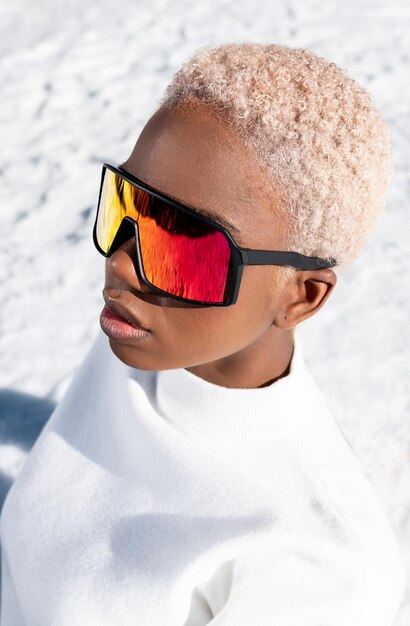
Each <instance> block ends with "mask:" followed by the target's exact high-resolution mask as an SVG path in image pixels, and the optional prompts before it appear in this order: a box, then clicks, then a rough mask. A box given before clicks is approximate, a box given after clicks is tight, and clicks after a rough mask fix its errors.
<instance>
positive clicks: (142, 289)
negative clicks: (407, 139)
mask: <svg viewBox="0 0 410 626" xmlns="http://www.w3.org/2000/svg"><path fill="white" fill-rule="evenodd" d="M390 177H391V145H390V136H389V131H388V128H387V126H386V125H385V123H384V121H383V119H382V117H381V116H380V114H379V112H378V111H377V110H376V109H375V107H374V106H373V103H372V101H371V98H370V96H369V94H368V93H367V92H366V91H365V90H364V89H363V88H361V87H360V86H359V85H358V84H357V83H356V82H355V81H353V80H352V79H350V78H349V77H348V76H347V75H346V74H345V72H344V70H342V69H341V68H339V67H338V66H336V65H335V64H334V63H329V62H327V61H326V60H324V59H322V58H320V57H318V56H316V55H314V54H313V53H312V52H310V51H308V50H304V49H293V48H290V47H286V46H280V45H274V44H271V45H267V44H259V43H244V44H225V45H221V46H216V47H214V48H212V47H205V48H202V49H199V50H198V51H197V52H196V54H194V55H193V57H192V59H191V60H190V61H189V62H187V63H185V64H183V66H182V67H181V68H180V70H179V71H178V72H177V73H176V74H175V76H174V77H173V80H172V82H171V83H170V85H169V86H168V87H167V90H166V93H165V95H164V98H163V100H162V102H161V106H160V107H159V109H158V110H157V111H156V112H155V113H154V115H153V116H152V117H151V118H150V119H149V120H148V122H147V124H146V126H145V127H144V129H143V131H142V133H141V135H140V136H139V137H138V140H137V142H136V145H135V147H134V150H133V151H132V154H131V155H130V157H129V158H128V160H127V161H125V163H123V164H122V165H121V166H120V167H116V166H113V165H111V164H104V166H103V170H102V177H101V184H100V193H99V198H98V207H97V212H96V220H95V225H94V231H93V237H94V243H95V245H96V248H97V250H98V251H99V252H100V253H101V254H102V255H104V256H105V257H106V260H105V285H104V289H103V296H104V300H105V307H104V309H103V311H102V312H101V316H100V325H101V332H98V333H97V336H96V339H95V341H94V343H93V345H92V346H91V349H90V350H89V352H88V354H87V356H86V358H85V359H84V362H83V363H82V365H81V367H80V368H79V369H78V371H77V372H76V373H75V376H74V378H73V380H72V382H71V384H70V386H69V388H68V389H67V391H66V393H65V395H64V397H63V398H62V399H61V401H60V402H59V404H58V406H57V407H56V409H55V411H54V412H53V414H52V416H51V417H50V419H49V420H48V422H47V424H46V426H45V428H44V429H43V431H42V433H41V434H40V436H39V438H38V439H37V441H36V443H35V445H34V446H33V448H32V450H31V452H30V454H29V456H28V457H27V460H26V462H25V465H24V466H23V468H22V470H21V471H20V474H19V475H18V477H17V479H16V481H15V483H14V484H13V486H12V488H11V489H10V491H9V492H8V495H7V498H6V501H5V504H4V507H3V511H2V516H1V540H2V546H3V553H2V572H3V583H2V584H3V586H2V596H3V600H2V609H1V621H0V624H1V626H19V625H20V624H21V625H22V624H25V625H26V626H28V625H33V626H34V625H37V624H41V625H42V626H46V625H47V626H50V625H51V624H53V625H57V624H58V625H59V626H65V625H70V626H73V625H74V624H87V625H115V626H126V625H131V624H138V625H139V626H145V625H147V626H148V625H149V626H153V625H158V626H163V625H165V624H166V625H167V626H174V625H175V626H182V625H184V626H194V625H195V626H199V625H204V624H213V625H215V626H234V625H235V626H240V625H242V624H244V625H245V624H246V625H247V626H249V624H257V625H258V626H264V625H266V626H268V625H271V624H275V626H297V625H300V626H302V625H303V626H318V625H319V624H323V625H326V626H342V625H343V626H346V624H349V626H356V625H358V626H359V625H360V626H364V625H367V624H368V625H369V626H370V625H371V626H387V625H390V624H392V622H393V619H394V616H395V614H396V612H397V609H398V607H399V605H400V602H401V599H402V596H403V592H404V583H405V574H404V569H403V564H402V562H401V558H400V554H399V550H398V546H397V543H396V540H395V537H394V535H393V532H392V530H391V528H390V526H389V524H388V522H387V519H386V517H385V515H384V512H383V510H382V508H381V506H380V504H379V502H378V500H377V498H376V496H375V494H374V492H373V490H372V488H371V485H370V484H369V482H368V480H367V478H366V477H365V474H364V472H363V470H362V468H361V467H360V464H359V463H358V461H357V459H356V457H355V456H354V453H353V451H352V449H351V447H350V446H349V443H348V442H347V441H346V439H345V438H344V436H343V434H342V433H341V431H340V430H339V428H338V426H337V424H336V421H335V420H334V417H333V416H332V414H331V411H330V409H329V407H328V405H327V403H326V400H325V398H324V396H323V394H322V392H321V390H320V389H319V387H318V385H317V384H316V382H315V380H314V379H313V377H312V376H311V374H310V372H309V370H308V369H307V367H306V364H305V361H304V359H303V353H302V346H301V344H300V340H299V338H298V335H297V333H295V330H296V328H297V326H298V325H299V324H300V323H301V322H303V321H304V320H305V319H307V318H309V317H311V316H312V315H314V314H316V313H317V312H318V311H319V309H320V308H321V307H322V306H323V305H324V304H325V302H326V300H327V299H328V298H329V296H330V294H331V293H332V291H333V289H334V287H335V285H336V279H337V276H338V275H339V274H340V273H341V272H342V271H343V270H344V269H345V268H346V267H347V266H348V265H349V264H350V263H351V262H352V261H353V260H354V259H355V258H356V257H357V255H358V254H359V253H360V251H361V250H362V248H363V246H364V244H365V242H366V240H367V238H368V237H369V235H370V233H371V231H372V229H373V228H374V226H375V224H376V223H377V220H378V219H379V217H380V215H381V214H382V211H383V208H384V205H385V200H386V194H387V190H388V186H389V183H390ZM261 251H264V252H261ZM329 340H331V339H329ZM341 384H343V382H342V381H341Z"/></svg>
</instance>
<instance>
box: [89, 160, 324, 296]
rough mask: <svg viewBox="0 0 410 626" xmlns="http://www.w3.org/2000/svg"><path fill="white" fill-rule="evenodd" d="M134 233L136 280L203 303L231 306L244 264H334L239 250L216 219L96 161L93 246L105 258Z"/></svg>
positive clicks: (286, 254)
mask: <svg viewBox="0 0 410 626" xmlns="http://www.w3.org/2000/svg"><path fill="white" fill-rule="evenodd" d="M134 235H135V242H136V249H137V262H138V269H139V272H140V276H141V279H142V281H143V283H145V284H146V285H147V286H149V287H150V288H151V289H152V290H153V291H154V292H155V293H158V294H159V295H162V296H168V297H172V298H174V299H176V300H181V301H183V302H191V303H195V304H202V305H204V306H229V305H231V304H235V302H236V300H237V297H238V292H239V287H240V284H241V278H242V271H243V267H244V265H291V266H293V267H296V268H299V269H306V270H314V269H320V268H325V267H333V266H334V265H336V260H335V259H330V260H329V261H327V260H324V259H320V258H317V257H309V256H305V255H303V254H299V253H298V252H286V251H270V250H250V249H249V248H241V247H240V246H238V245H237V244H236V243H235V241H234V239H233V237H232V236H231V234H230V233H229V232H228V230H226V228H224V227H223V226H221V225H220V224H218V223H217V222H216V221H214V220H211V219H209V218H208V217H205V216H204V215H201V214H200V213H198V212H197V211H195V210H194V209H192V208H190V207H187V206H185V205H183V204H181V203H180V202H177V201H175V200H173V199H172V198H169V197H167V196H166V195H165V194H163V193H161V192H159V191H157V190H156V189H154V188H153V187H150V186H149V185H147V184H146V183H144V182H143V181H141V180H139V179H138V178H136V177H135V176H133V175H131V174H129V173H128V172H126V171H125V170H123V169H122V168H121V167H115V166H113V165H109V164H108V163H104V164H103V167H102V174H101V185H100V192H99V197H98V206H97V215H96V218H95V223H94V229H93V239H94V244H95V246H96V248H97V250H98V251H99V252H100V253H101V254H102V255H103V256H105V257H110V256H111V255H112V254H113V253H114V252H115V250H117V248H118V247H119V246H120V245H122V244H123V243H124V242H125V241H127V240H128V239H130V238H131V237H133V236H134Z"/></svg>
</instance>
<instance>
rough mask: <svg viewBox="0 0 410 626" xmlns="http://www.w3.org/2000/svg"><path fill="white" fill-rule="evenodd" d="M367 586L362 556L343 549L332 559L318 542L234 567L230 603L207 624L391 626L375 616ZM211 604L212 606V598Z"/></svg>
mask: <svg viewBox="0 0 410 626" xmlns="http://www.w3.org/2000/svg"><path fill="white" fill-rule="evenodd" d="M307 544H308V546H309V542H307ZM331 552H332V551H331ZM364 586H365V570H364V568H363V565H361V556H360V555H358V554H356V555H351V554H350V555H349V554H346V553H345V552H344V550H343V548H342V547H340V548H339V549H335V550H334V551H333V554H332V553H324V552H322V551H321V550H320V547H319V546H318V545H315V543H314V542H312V544H311V545H310V547H305V548H304V549H300V548H299V547H296V549H295V550H289V549H284V550H283V551H281V550H280V549H279V550H278V551H277V552H276V553H275V554H274V553H270V557H268V558H262V559H259V560H258V561H257V562H251V561H250V560H248V561H247V562H246V563H245V562H243V561H240V560H239V561H237V562H236V563H235V565H234V569H233V577H232V586H231V589H230V593H229V596H228V598H227V601H226V603H225V605H224V606H223V607H222V608H221V610H220V611H219V612H217V613H215V612H214V617H213V619H212V620H210V621H209V622H208V624H210V625H212V626H241V625H243V626H245V624H246V625H247V626H248V625H249V624H255V625H257V626H273V625H274V626H346V625H347V624H348V625H349V626H363V625H364V624H370V623H371V624H372V626H391V622H390V621H386V615H379V616H378V615H377V611H374V613H375V614H374V615H373V607H372V606H371V605H370V602H369V597H368V595H367V594H366V593H363V592H364ZM208 601H209V602H210V605H211V606H212V598H208ZM375 603H376V604H377V600H376V601H375ZM370 615H371V619H370V621H369V616H370Z"/></svg>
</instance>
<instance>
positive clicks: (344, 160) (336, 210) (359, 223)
mask: <svg viewBox="0 0 410 626" xmlns="http://www.w3.org/2000/svg"><path fill="white" fill-rule="evenodd" d="M198 103H202V104H206V105H207V106H208V107H209V108H210V109H211V110H212V111H213V112H214V113H216V114H217V115H218V116H219V117H220V118H221V119H222V120H224V121H225V122H226V124H227V125H228V126H229V127H230V128H231V129H233V130H234V131H235V133H236V135H237V136H238V137H239V138H240V140H241V141H242V143H243V144H244V145H245V146H247V147H248V148H249V150H250V151H251V153H252V155H253V157H254V159H256V160H257V161H258V163H259V165H260V166H261V168H262V172H263V173H264V174H265V175H266V189H267V191H268V193H272V197H274V198H275V200H276V199H277V198H279V201H280V207H281V209H283V211H284V213H285V214H286V216H287V220H288V225H289V228H288V235H289V236H288V242H287V245H288V248H287V249H288V250H294V251H297V252H301V253H302V254H306V255H309V256H318V257H322V258H325V259H329V258H332V257H333V258H335V259H336V260H337V266H336V267H335V268H334V271H335V272H336V273H340V272H341V271H343V270H344V269H345V268H346V267H347V266H348V265H350V263H351V262H352V261H353V260H354V259H355V258H356V257H357V256H358V254H359V253H360V251H361V250H362V248H363V247H364V245H365V243H366V241H367V239H368V238H369V235H370V234H371V232H372V231H373V230H374V228H375V226H376V224H377V221H378V219H379V218H380V217H381V215H382V213H383V211H384V209H385V204H386V197H387V191H388V188H389V185H390V182H391V178H392V174H393V163H392V145H391V137H390V130H389V127H388V126H387V124H386V123H385V121H384V120H383V118H382V116H381V114H380V112H379V111H378V110H377V109H376V107H375V106H374V104H373V102H372V98H371V96H370V94H369V93H368V92H367V91H366V89H364V88H363V87H361V86H360V85H359V84H358V83H357V82H356V81H354V80H353V79H352V78H349V77H348V76H347V74H346V71H345V70H344V69H342V68H341V67H339V66H337V65H336V64H335V63H331V62H328V61H326V60H325V59H324V58H322V57H319V56H317V55H315V54H314V53H313V52H311V51H310V50H307V49H304V48H291V47H288V46H285V45H277V44H263V43H253V42H246V43H229V44H222V45H218V46H212V45H206V46H202V47H201V48H198V49H197V50H196V52H194V54H193V56H192V57H191V59H190V60H189V61H187V62H184V63H183V64H182V66H181V67H180V69H179V70H178V71H177V72H176V73H175V74H174V76H173V78H172V80H171V82H170V84H169V85H168V86H167V87H166V89H165V92H164V95H163V97H162V99H161V101H160V104H161V106H162V107H165V108H168V109H171V110H172V109H174V108H177V107H178V106H188V107H195V106H196V105H197V104H198ZM287 269H290V270H292V268H287Z"/></svg>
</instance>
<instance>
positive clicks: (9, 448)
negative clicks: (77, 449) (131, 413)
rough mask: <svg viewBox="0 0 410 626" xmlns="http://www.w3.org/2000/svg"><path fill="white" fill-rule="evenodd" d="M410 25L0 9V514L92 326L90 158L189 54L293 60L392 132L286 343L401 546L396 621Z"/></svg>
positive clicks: (119, 140)
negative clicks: (371, 197) (350, 237)
mask: <svg viewBox="0 0 410 626" xmlns="http://www.w3.org/2000/svg"><path fill="white" fill-rule="evenodd" d="M409 26H410V5H409V3H408V2H406V0H403V2H399V0H393V1H392V2H389V3H387V2H384V1H381V0H375V1H373V2H365V1H364V0H354V1H349V0H347V1H346V0H345V1H344V2H342V1H338V0H327V1H326V2H325V1H324V0H322V1H321V2H320V1H318V0H284V1H282V2H280V1H279V0H269V1H262V0H253V1H252V2H245V1H244V0H225V1H221V0H219V1H218V2H217V1H216V0H206V2H205V1H202V2H194V1H192V0H191V1H187V0H182V1H181V0H180V1H177V2H175V1H173V2H171V1H170V0H151V1H150V2H149V3H148V2H147V3H143V2H141V1H140V0H139V1H138V0H122V2H121V3H118V2H112V1H111V0H100V1H99V2H98V3H97V2H92V1H91V2H85V3H84V2H82V0H71V1H66V2H64V3H62V2H60V3H58V2H55V1H54V2H53V1H51V0H40V1H38V0H37V1H33V0H32V1H31V2H29V1H28V0H13V2H7V3H6V2H3V3H1V4H0V35H1V36H0V88H1V89H0V93H1V105H0V125H1V142H0V228H1V233H2V235H3V236H2V241H1V247H0V285H1V294H2V306H1V316H0V324H1V326H0V329H1V331H0V507H1V504H2V502H3V500H4V497H5V494H6V493H7V490H8V488H9V486H10V485H11V483H12V481H13V479H14V478H15V476H16V475H17V473H18V472H19V470H20V468H21V466H22V463H23V462H24V459H25V457H26V455H27V452H28V451H29V449H30V448H31V446H32V444H33V442H34V441H35V439H36V437H37V436H38V433H39V431H40V429H41V428H42V426H43V425H44V423H45V421H46V420H47V418H48V416H49V415H50V413H51V411H52V409H53V407H54V406H55V403H56V402H57V401H58V398H59V397H61V394H62V392H63V390H64V388H65V385H66V384H67V381H68V380H69V379H70V377H71V375H72V373H73V372H74V371H75V369H76V367H77V366H78V365H79V364H80V362H81V361H82V358H83V356H84V355H85V353H86V351H87V350H88V347H89V346H90V344H91V342H92V340H93V338H94V336H95V333H96V332H97V329H98V328H99V321H98V319H99V313H100V311H101V309H102V307H103V299H102V294H101V290H102V288H103V276H104V260H103V258H102V257H101V256H100V255H99V254H98V253H97V251H96V250H95V248H94V246H93V242H92V226H93V218H94V212H95V208H96V201H97V194H98V188H99V181H100V173H101V165H102V163H103V162H104V161H109V162H112V163H119V162H121V161H124V160H125V159H126V158H127V157H128V156H129V154H130V152H131V150H132V148H133V146H134V144H135V141H136V139H137V136H138V134H139V133H140V131H141V129H142V127H143V125H144V123H145V122H146V121H147V119H148V117H149V116H150V115H151V114H152V113H153V112H154V110H155V109H156V108H157V102H158V100H159V98H160V96H161V95H162V92H163V90H164V88H165V86H166V84H167V83H168V82H169V80H170V78H171V76H172V74H173V73H174V72H175V71H176V70H177V69H178V67H179V65H180V64H181V63H182V62H183V61H184V60H186V59H188V58H189V56H190V55H191V53H192V52H193V51H194V50H195V49H196V48H197V47H199V46H200V45H203V44H205V43H221V42H228V41H246V40H248V41H249V40H250V41H261V42H275V43H283V44H287V45H291V46H294V47H307V48H310V49H311V50H312V51H313V52H315V53H317V54H320V55H322V56H324V57H326V58H327V59H329V60H332V61H334V62H336V63H338V64H339V65H341V66H342V67H344V68H346V69H347V71H348V73H349V74H350V75H351V76H352V77H353V78H356V79H357V80H358V81H359V82H360V83H361V84H363V85H364V86H365V87H367V88H368V89H369V91H370V92H371V93H372V95H373V96H374V99H375V102H376V104H377V105H378V106H379V108H380V109H381V110H382V112H383V114H384V116H385V117H386V119H387V121H388V122H389V123H390V125H391V128H392V132H393V142H394V147H395V164H396V173H395V177H394V181H393V185H392V187H391V191H390V195H389V202H388V210H387V213H386V215H385V216H384V218H383V219H382V221H381V222H380V223H379V226H378V228H377V230H376V232H375V233H374V235H373V237H372V239H371V240H370V241H369V243H368V245H367V246H366V249H365V250H364V252H363V254H362V256H361V257H360V259H358V260H357V261H356V263H355V264H354V265H353V267H352V268H351V269H350V270H349V271H348V272H347V273H346V274H345V275H344V276H342V277H341V278H340V279H339V282H338V285H337V288H336V290H335V292H334V293H333V294H332V297H331V299H330V300H329V301H328V303H327V304H326V306H325V307H324V308H323V309H322V310H321V311H320V312H319V313H318V314H317V315H316V316H315V317H314V318H311V319H310V320H307V321H305V323H304V324H302V325H301V326H300V333H301V335H300V336H301V338H302V342H303V344H304V347H305V350H304V351H305V355H306V360H307V362H308V365H309V366H310V368H311V371H312V372H313V374H314V376H315V377H316V379H317V380H318V382H319V383H320V385H321V386H322V388H323V391H324V393H325V395H326V397H327V398H328V400H329V402H330V404H331V406H332V407H333V410H334V414H335V416H336V418H337V421H338V423H339V425H340V426H341V428H342V430H343V431H344V433H345V434H346V436H347V437H348V439H349V441H350V443H351V445H352V447H353V448H354V450H355V451H356V453H357V456H358V458H359V460H360V461H361V462H362V463H363V467H364V469H365V471H366V473H367V475H368V476H369V478H370V479H371V481H372V483H373V485H374V487H375V489H376V491H377V493H378V495H379V497H380V499H381V501H382V504H383V505H384V509H385V511H386V514H387V516H388V519H389V521H390V522H391V525H392V527H393V529H394V531H395V533H396V536H397V538H398V540H399V543H400V545H401V548H402V553H403V559H404V561H405V563H406V565H407V568H408V572H409V587H408V590H407V593H406V597H405V598H404V601H403V605H402V607H401V609H400V612H399V615H398V617H397V621H396V622H395V625H394V626H405V625H407V624H409V623H410V425H409V424H410V421H409V417H410V415H409V404H410V402H409V401H410V388H409V374H410V371H409V361H410V341H409V339H410V337H409V331H408V328H409V319H410V318H409V313H410V310H409V309H410V306H409V301H410V290H409V286H408V285H409V283H408V275H409V272H408V268H409V266H410V246H409V241H410V223H409V219H408V206H406V204H408V192H409V182H410V181H409V163H410V147H409V141H408V140H409V136H410V131H409V129H410V119H409V117H410V116H409V102H410V98H409V96H410V93H409V91H410V89H409V79H408V77H409V54H410V50H409V37H408V33H409ZM406 192H407V194H406ZM386 626H387V625H386Z"/></svg>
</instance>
